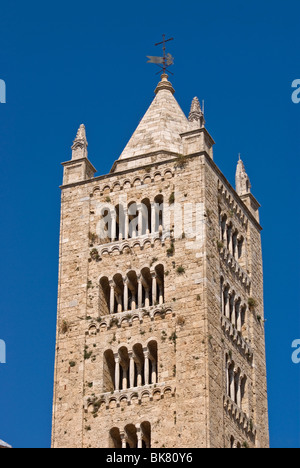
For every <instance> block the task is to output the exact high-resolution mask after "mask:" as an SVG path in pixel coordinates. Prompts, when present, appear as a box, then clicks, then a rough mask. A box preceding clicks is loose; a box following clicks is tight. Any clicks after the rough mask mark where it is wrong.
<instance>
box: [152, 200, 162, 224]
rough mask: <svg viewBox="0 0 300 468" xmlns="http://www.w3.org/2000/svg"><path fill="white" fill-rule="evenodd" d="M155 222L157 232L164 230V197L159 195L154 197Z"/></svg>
mask: <svg viewBox="0 0 300 468" xmlns="http://www.w3.org/2000/svg"><path fill="white" fill-rule="evenodd" d="M154 214H155V222H154V223H153V226H154V229H155V232H158V231H162V230H163V225H164V197H163V195H157V196H156V197H155V199H154Z"/></svg>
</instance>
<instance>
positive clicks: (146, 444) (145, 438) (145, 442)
mask: <svg viewBox="0 0 300 468" xmlns="http://www.w3.org/2000/svg"><path fill="white" fill-rule="evenodd" d="M141 438H142V448H151V424H150V423H149V422H148V421H144V422H142V424H141Z"/></svg>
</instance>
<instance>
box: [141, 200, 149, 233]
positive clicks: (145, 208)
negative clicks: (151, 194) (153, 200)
mask: <svg viewBox="0 0 300 468" xmlns="http://www.w3.org/2000/svg"><path fill="white" fill-rule="evenodd" d="M141 210H142V226H141V234H142V236H145V235H147V234H150V232H151V204H150V200H149V199H148V198H144V200H142V204H141Z"/></svg>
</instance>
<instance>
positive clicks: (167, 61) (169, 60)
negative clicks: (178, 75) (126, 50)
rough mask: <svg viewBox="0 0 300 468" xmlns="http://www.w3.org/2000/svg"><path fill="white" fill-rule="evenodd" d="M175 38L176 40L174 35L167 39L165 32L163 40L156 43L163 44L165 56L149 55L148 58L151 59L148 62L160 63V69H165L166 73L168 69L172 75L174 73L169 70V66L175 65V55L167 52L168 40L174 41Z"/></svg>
mask: <svg viewBox="0 0 300 468" xmlns="http://www.w3.org/2000/svg"><path fill="white" fill-rule="evenodd" d="M173 40H174V38H173V37H171V38H170V39H166V35H165V34H163V40H162V42H158V43H157V44H155V45H156V46H158V45H162V46H163V56H162V57H152V56H149V55H147V58H148V59H149V60H148V62H147V63H155V65H158V66H159V67H160V69H161V70H162V71H163V73H164V74H165V73H166V71H168V73H171V75H173V73H172V72H171V71H170V70H168V68H169V67H170V66H171V65H173V63H174V57H172V55H171V54H166V42H169V41H173ZM158 73H160V71H159V72H157V74H158Z"/></svg>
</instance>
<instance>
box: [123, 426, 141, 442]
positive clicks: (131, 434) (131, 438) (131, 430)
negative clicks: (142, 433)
mask: <svg viewBox="0 0 300 468" xmlns="http://www.w3.org/2000/svg"><path fill="white" fill-rule="evenodd" d="M125 435H126V447H127V444H128V445H129V447H128V448H137V447H138V440H137V433H136V427H135V426H134V425H133V424H127V426H125Z"/></svg>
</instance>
